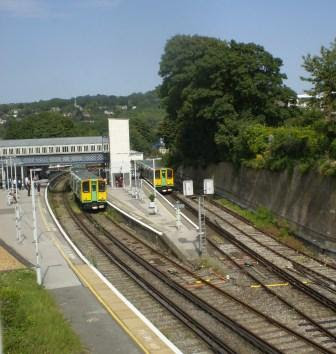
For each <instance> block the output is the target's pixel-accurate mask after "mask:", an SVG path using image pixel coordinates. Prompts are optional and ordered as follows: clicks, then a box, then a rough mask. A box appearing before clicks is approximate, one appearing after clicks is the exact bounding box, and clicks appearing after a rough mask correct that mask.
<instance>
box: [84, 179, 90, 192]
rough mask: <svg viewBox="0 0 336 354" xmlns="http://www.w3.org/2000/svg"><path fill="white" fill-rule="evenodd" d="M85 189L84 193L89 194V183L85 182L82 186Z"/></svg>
mask: <svg viewBox="0 0 336 354" xmlns="http://www.w3.org/2000/svg"><path fill="white" fill-rule="evenodd" d="M82 187H83V193H88V192H90V184H89V181H84V182H83V184H82Z"/></svg>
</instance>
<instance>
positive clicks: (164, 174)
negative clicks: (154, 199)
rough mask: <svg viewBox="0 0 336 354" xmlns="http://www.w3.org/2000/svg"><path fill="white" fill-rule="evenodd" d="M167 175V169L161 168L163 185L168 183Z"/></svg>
mask: <svg viewBox="0 0 336 354" xmlns="http://www.w3.org/2000/svg"><path fill="white" fill-rule="evenodd" d="M166 178H167V175H166V170H164V169H162V170H161V180H162V181H161V185H162V186H166V185H167V179H166Z"/></svg>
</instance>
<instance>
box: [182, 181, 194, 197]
mask: <svg viewBox="0 0 336 354" xmlns="http://www.w3.org/2000/svg"><path fill="white" fill-rule="evenodd" d="M193 194H194V185H193V181H192V180H191V179H190V180H186V181H183V195H185V196H189V195H193Z"/></svg>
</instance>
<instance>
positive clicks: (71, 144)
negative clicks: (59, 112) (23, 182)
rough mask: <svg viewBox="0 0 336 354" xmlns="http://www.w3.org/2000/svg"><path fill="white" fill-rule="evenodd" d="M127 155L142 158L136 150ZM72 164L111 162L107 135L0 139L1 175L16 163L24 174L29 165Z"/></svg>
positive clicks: (48, 166) (21, 173)
mask: <svg viewBox="0 0 336 354" xmlns="http://www.w3.org/2000/svg"><path fill="white" fill-rule="evenodd" d="M129 155H130V156H129V158H130V159H142V154H141V153H138V152H136V151H130V152H129ZM138 155H139V156H138ZM75 164H76V165H77V164H85V165H88V164H104V166H106V167H107V166H108V165H109V164H110V138H109V137H107V136H85V137H64V138H45V139H18V140H0V167H2V173H1V175H2V176H1V175H0V178H1V177H3V174H4V173H5V166H6V167H9V166H12V165H15V166H16V167H17V168H18V171H17V172H18V175H20V176H24V175H26V173H25V172H26V169H27V168H29V167H43V166H45V167H46V168H52V167H57V166H65V165H66V166H68V165H75ZM9 175H11V172H9ZM13 177H14V173H13Z"/></svg>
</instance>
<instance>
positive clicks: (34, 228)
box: [30, 169, 42, 285]
mask: <svg viewBox="0 0 336 354" xmlns="http://www.w3.org/2000/svg"><path fill="white" fill-rule="evenodd" d="M32 172H33V169H31V170H30V183H31V190H32V208H33V235H34V242H35V253H36V278H37V284H38V285H41V284H42V278H41V267H40V255H39V247H38V237H37V222H36V206H35V186H34V180H33V174H32Z"/></svg>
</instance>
